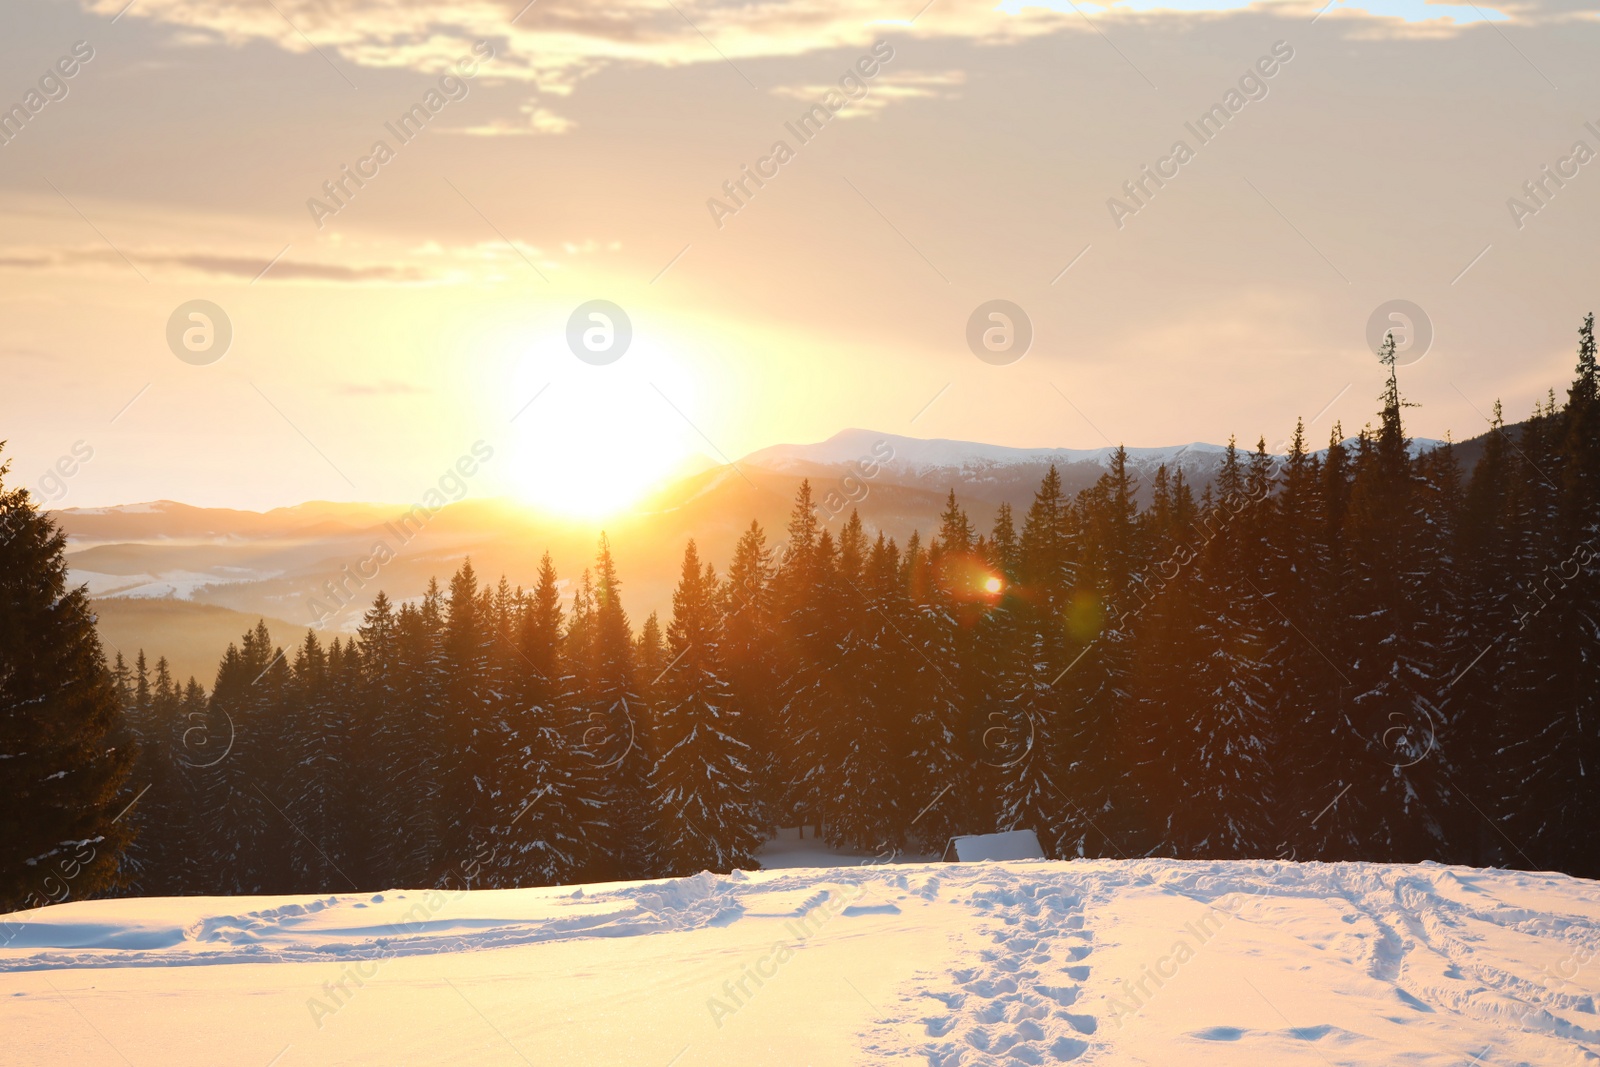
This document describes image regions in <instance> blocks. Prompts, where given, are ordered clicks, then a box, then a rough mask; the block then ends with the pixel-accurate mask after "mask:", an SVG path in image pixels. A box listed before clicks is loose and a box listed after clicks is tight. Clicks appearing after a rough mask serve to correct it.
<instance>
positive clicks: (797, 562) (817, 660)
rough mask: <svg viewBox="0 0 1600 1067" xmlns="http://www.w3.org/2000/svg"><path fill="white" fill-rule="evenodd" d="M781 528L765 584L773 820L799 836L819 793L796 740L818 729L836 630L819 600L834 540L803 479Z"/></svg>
mask: <svg viewBox="0 0 1600 1067" xmlns="http://www.w3.org/2000/svg"><path fill="white" fill-rule="evenodd" d="M788 532H789V541H788V544H787V546H786V549H787V550H786V552H785V554H784V557H783V563H782V565H781V566H780V567H779V568H778V572H777V575H776V577H775V578H774V580H773V583H772V592H773V613H774V617H775V622H776V627H775V629H776V631H777V633H778V641H779V645H780V647H781V648H782V650H783V655H782V663H781V666H780V668H779V672H780V680H781V685H780V689H779V694H780V696H779V704H778V707H777V714H776V716H775V723H774V725H775V727H776V729H775V731H774V732H775V734H776V736H777V741H776V743H775V745H774V751H775V753H776V757H777V760H778V761H779V762H780V763H781V766H782V785H781V787H780V788H781V790H782V792H781V796H782V799H781V800H780V801H779V802H778V804H777V810H778V811H779V813H780V814H779V815H778V817H777V822H778V824H779V825H780V826H789V825H794V826H798V827H800V833H801V834H802V835H804V834H805V827H806V826H807V825H812V826H817V825H820V823H821V821H822V803H823V800H824V799H825V798H823V797H821V796H819V795H817V794H816V793H815V792H814V791H813V789H814V786H815V782H816V776H815V774H813V773H812V772H813V770H814V769H815V767H816V757H815V753H812V752H808V751H807V750H806V749H805V748H804V747H803V745H802V744H801V741H800V739H801V738H802V737H804V736H806V735H807V734H809V733H811V732H812V731H814V730H815V729H816V728H817V722H818V720H819V717H820V716H821V715H822V714H824V713H825V712H826V710H827V701H828V689H827V685H828V678H827V675H828V672H829V670H830V669H831V667H832V666H833V665H834V664H835V663H836V662H837V660H838V651H837V646H838V630H839V626H838V619H837V617H836V616H835V615H830V614H829V610H830V607H835V606H836V605H832V604H825V603H824V602H823V594H824V592H825V585H824V577H825V575H827V574H828V572H830V571H831V569H832V567H833V564H834V560H833V555H834V546H833V538H832V536H830V535H829V534H828V532H827V531H825V530H822V529H821V526H820V524H819V523H818V522H817V516H816V505H815V504H814V503H813V502H812V499H811V482H810V481H809V480H805V481H802V482H801V483H800V488H799V490H798V491H797V493H796V495H795V504H794V510H793V511H792V512H791V513H790V517H789V529H788ZM828 580H829V581H831V578H830V579H828Z"/></svg>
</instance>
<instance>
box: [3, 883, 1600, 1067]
mask: <svg viewBox="0 0 1600 1067" xmlns="http://www.w3.org/2000/svg"><path fill="white" fill-rule="evenodd" d="M0 943H5V946H6V947H4V948H0V1033H3V1034H4V1040H3V1041H0V1063H17V1064H24V1063H26V1064H35V1063H57V1062H60V1063H77V1064H123V1063H133V1064H147V1063H148V1064H157V1063H159V1064H215V1063H229V1064H248V1065H261V1067H266V1065H269V1064H270V1065H274V1067H294V1065H299V1064H443V1063H460V1064H539V1065H543V1064H554V1063H562V1064H642V1065H647V1067H669V1065H674V1064H676V1065H681V1067H688V1065H691V1064H741V1065H743V1064H815V1065H822V1064H879V1063H882V1064H888V1063H901V1064H913V1063H916V1064H933V1065H953V1064H1002V1063H1003V1064H1014V1063H1025V1064H1045V1063H1062V1062H1075V1063H1084V1064H1162V1065H1190V1064H1206V1065H1210V1064H1216V1065H1223V1064H1226V1065H1230V1067H1232V1065H1237V1064H1272V1065H1277V1064H1307V1065H1334V1064H1337V1065H1345V1064H1362V1065H1367V1064H1371V1065H1392V1064H1401V1063H1404V1064H1430V1065H1439V1067H1445V1065H1454V1067H1465V1065H1467V1064H1484V1065H1500V1064H1581V1063H1594V1062H1596V1061H1597V1059H1600V1019H1597V1016H1596V1012H1595V1008H1596V999H1597V997H1600V977H1597V976H1600V961H1597V960H1596V959H1595V957H1596V955H1597V954H1600V892H1597V891H1596V886H1595V884H1594V883H1589V882H1583V881H1579V880H1576V879H1572V878H1568V877H1565V876H1561V875H1551V874H1525V873H1518V872H1506V871H1482V870H1473V869H1468V868H1459V867H1438V866H1433V865H1421V866H1382V865H1374V864H1293V863H1273V862H1263V863H1220V862H1219V863H1205V862H1176V861H1133V862H1112V861H1094V862H1080V863H1070V864H1069V863H1047V862H1011V863H999V864H903V865H887V866H859V867H836V868H830V869H798V870H782V871H763V872H756V873H751V874H745V873H735V874H733V875H731V876H718V875H710V874H702V875H698V876H696V877H694V878H687V879H679V880H675V881H668V882H653V883H629V884H616V885H607V886H587V887H582V888H570V887H569V888H563V889H528V890H501V891H486V892H472V893H466V892H460V891H448V890H442V891H416V890H412V891H400V892H388V893H380V894H363V895H333V896H327V897H321V898H303V899H293V900H291V899H283V898H273V899H267V898H253V899H235V900H222V899H204V898H198V899H164V900H120V901H91V902H83V903H71V904H65V905H60V906H57V907H53V908H48V909H44V910H42V911H38V912H32V913H26V914H19V915H14V916H9V917H6V918H4V919H0ZM1474 1057H1476V1059H1475V1058H1474Z"/></svg>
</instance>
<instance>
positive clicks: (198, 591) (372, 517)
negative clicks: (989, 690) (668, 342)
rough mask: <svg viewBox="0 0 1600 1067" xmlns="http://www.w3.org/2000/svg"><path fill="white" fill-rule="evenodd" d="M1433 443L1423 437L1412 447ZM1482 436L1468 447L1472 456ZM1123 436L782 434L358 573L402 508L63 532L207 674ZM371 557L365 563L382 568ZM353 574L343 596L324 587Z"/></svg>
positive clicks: (134, 517)
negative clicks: (473, 594)
mask: <svg viewBox="0 0 1600 1067" xmlns="http://www.w3.org/2000/svg"><path fill="white" fill-rule="evenodd" d="M1433 444H1435V442H1431V441H1419V442H1416V443H1414V446H1413V447H1416V448H1427V447H1430V446H1432V445H1433ZM1478 446H1479V442H1478V441H1472V442H1467V443H1465V444H1463V445H1458V446H1457V449H1458V451H1459V452H1460V453H1461V454H1462V462H1463V465H1464V467H1470V463H1471V461H1472V460H1473V459H1475V457H1476V452H1477V448H1478ZM1114 452H1115V448H1114V447H1112V446H1109V445H1108V446H1106V447H1104V448H1095V449H1071V448H1039V449H1027V448H1009V447H1004V446H999V445H989V444H981V443H976V442H968V441H951V440H938V439H935V440H925V439H920V438H913V437H905V436H900V435H896V434H888V433H880V432H877V431H872V430H864V429H850V430H844V431H841V432H840V433H837V434H835V435H834V436H833V437H831V438H829V439H828V440H826V441H822V442H819V443H816V444H803V445H775V446H772V447H769V448H764V449H761V450H759V451H757V452H753V453H751V454H749V455H747V456H745V457H744V458H743V459H741V460H739V461H737V462H735V463H731V464H724V465H719V466H714V467H711V468H709V469H706V470H703V471H700V472H699V473H696V474H694V475H692V476H689V477H686V478H682V479H680V480H677V481H675V482H673V483H671V484H669V485H667V486H665V487H663V488H661V489H660V490H658V491H657V492H656V493H654V494H653V495H652V496H651V497H649V498H648V499H646V500H643V501H641V502H640V503H639V504H638V505H636V506H635V507H634V508H633V509H632V510H630V511H629V512H627V513H624V514H619V515H615V516H612V517H610V518H608V519H606V520H605V521H604V522H597V521H574V520H572V519H569V518H565V517H555V516H552V515H549V514H541V513H539V512H537V511H534V510H531V509H530V508H528V507H527V506H525V505H522V504H519V503H516V502H512V501H508V500H475V499H467V500H462V501H460V502H457V503H451V504H447V505H446V506H445V507H444V508H442V509H441V510H439V511H438V512H437V513H435V514H434V515H433V516H432V517H431V518H430V519H429V520H428V522H427V523H426V525H425V526H424V527H423V529H422V530H421V531H420V532H419V533H418V534H417V535H416V536H415V538H413V539H411V540H410V541H408V542H407V543H406V544H405V545H404V546H403V547H399V548H398V551H397V554H396V557H395V558H394V559H393V560H391V561H390V562H388V563H387V564H386V565H385V566H384V567H382V569H381V570H380V572H379V573H378V574H377V576H376V577H375V578H372V579H370V580H365V581H359V582H354V583H353V582H350V581H349V580H348V579H345V577H344V575H345V574H346V573H347V572H346V571H345V568H346V567H349V568H351V572H352V573H353V572H355V571H357V570H359V568H358V564H361V563H362V561H364V560H367V559H368V558H369V557H370V555H371V552H372V547H373V545H374V542H375V541H376V540H378V539H380V538H381V539H385V540H387V541H389V542H390V543H391V544H392V543H393V541H394V538H393V536H392V535H391V534H390V533H389V532H388V529H389V528H388V527H386V524H388V523H391V522H392V521H393V520H395V519H396V518H397V517H398V516H399V515H400V514H401V513H403V512H404V511H406V510H407V506H406V505H383V504H368V503H336V502H328V501H312V502H308V503H304V504H299V505H296V506H293V507H282V508H274V509H271V510H269V511H264V512H255V511H242V510H235V509H228V508H202V507H194V506H191V505H188V504H181V503H177V502H174V501H170V500H159V501H153V502H148V503H139V504H127V505H121V506H116V507H103V508H68V509H64V510H61V511H57V512H55V513H54V514H55V518H56V519H57V521H59V522H60V524H61V526H62V528H63V529H64V530H65V531H66V533H67V536H68V562H69V565H70V567H71V570H72V578H73V580H74V581H77V582H84V583H87V585H88V588H89V593H90V595H91V596H92V597H93V598H94V599H95V601H96V604H97V610H98V612H99V617H100V627H101V634H102V637H103V639H104V640H105V641H106V642H107V645H108V649H109V651H111V652H113V653H114V652H116V651H121V652H123V653H124V655H125V656H127V657H128V658H129V659H130V660H131V659H132V658H133V656H134V655H136V653H137V650H138V649H139V648H141V647H142V648H144V649H146V650H147V651H148V653H149V655H150V657H151V658H152V659H154V657H155V656H156V655H165V656H167V657H168V659H169V660H170V661H171V662H172V665H173V669H174V671H175V672H176V673H178V674H179V675H180V677H187V676H188V675H189V674H191V673H192V674H194V675H196V676H197V677H199V678H200V679H201V680H202V681H203V682H207V683H209V681H210V674H211V672H212V671H213V670H214V668H215V664H216V662H217V659H218V657H219V656H220V655H221V653H222V650H223V649H224V648H225V647H226V646H227V643H228V642H229V641H230V640H237V639H238V636H239V635H240V634H241V633H242V632H243V631H244V630H245V629H247V628H248V627H250V626H253V625H254V624H255V621H256V620H257V619H258V618H264V619H266V621H267V624H268V626H269V628H270V629H271V630H272V632H273V636H274V638H275V639H276V640H277V641H279V642H280V643H289V642H293V641H295V640H297V639H298V637H299V631H300V630H301V629H303V628H305V627H309V626H312V625H313V624H314V623H315V622H316V621H317V618H318V615H319V613H320V609H321V608H324V607H326V608H329V609H332V610H334V611H335V614H334V615H333V617H331V618H325V623H324V626H323V627H322V628H323V629H326V630H329V631H349V630H352V629H354V627H355V626H356V625H357V624H358V623H359V621H360V615H361V611H362V610H363V609H364V608H365V606H366V605H367V603H369V602H370V600H371V597H372V596H373V594H375V593H376V592H377V591H378V589H380V588H382V589H384V590H385V591H386V592H388V594H389V595H390V597H391V598H393V599H397V600H406V599H412V598H415V597H418V596H420V595H421V594H422V593H423V592H424V590H425V589H426V587H427V582H428V579H429V578H430V577H438V578H439V579H440V580H441V581H444V580H446V579H447V578H448V577H449V575H450V574H451V573H452V572H453V571H454V570H455V569H456V568H457V567H458V566H459V565H460V561H461V560H462V559H463V558H467V557H470V558H471V559H472V561H473V565H474V567H475V568H476V570H477V571H478V574H479V577H480V580H485V581H490V582H493V581H496V580H498V578H499V577H500V576H501V575H502V574H503V575H505V576H506V577H507V579H508V580H509V581H510V582H511V584H512V585H513V586H516V585H518V584H521V585H531V583H532V581H533V578H534V574H535V571H536V569H537V567H538V564H539V560H540V557H541V556H542V554H543V553H544V552H545V551H547V550H548V551H549V552H550V553H551V556H552V558H553V559H554V561H555V564H556V567H557V569H558V571H559V572H560V573H561V575H562V577H563V578H564V579H568V580H570V579H573V578H576V577H577V576H579V575H580V574H581V573H582V571H583V569H584V568H585V567H587V566H588V565H589V564H590V563H591V562H592V560H593V558H594V553H595V547H596V543H597V540H598V538H599V536H600V534H601V533H602V532H604V533H605V534H606V535H607V537H608V539H609V541H610V543H611V546H612V551H613V554H614V555H615V557H616V559H617V563H618V566H619V568H620V571H621V574H622V577H623V580H624V582H625V583H626V590H625V592H624V602H625V604H626V605H627V606H628V608H629V610H630V612H631V614H632V616H633V619H634V621H635V623H636V624H637V623H638V622H641V621H642V620H643V618H644V616H645V615H647V614H649V612H651V611H661V612H662V613H663V614H665V613H666V612H667V611H668V610H670V605H671V593H672V587H673V584H674V583H675V581H676V577H677V569H678V561H679V559H680V556H681V553H682V551H683V545H684V543H685V542H686V541H688V540H689V539H690V538H691V537H692V538H694V539H695V540H696V542H697V543H698V546H699V548H700V552H701V555H702V558H706V559H709V560H712V561H714V562H716V563H717V564H718V566H719V567H720V566H723V565H725V564H726V562H727V560H728V558H729V556H730V555H731V553H732V549H733V545H734V542H735V541H736V540H737V539H738V537H739V535H740V534H741V533H742V532H743V531H744V530H745V529H746V528H747V527H748V526H749V524H750V521H751V520H752V519H754V520H756V521H758V522H760V523H761V524H762V526H763V528H764V529H765V530H766V531H767V536H768V543H769V544H771V545H776V544H778V543H779V542H781V540H782V537H783V530H784V526H785V524H786V523H787V521H788V516H789V512H790V510H791V508H792V506H793V502H794V498H795V493H796V492H797V490H798V488H799V484H800V482H801V480H802V479H810V480H811V482H812V486H813V491H814V498H815V500H816V501H817V503H818V510H819V518H820V519H821V520H822V521H823V522H824V524H825V525H829V526H832V527H833V528H834V529H835V530H837V529H838V527H839V525H840V524H842V523H843V522H844V521H845V520H846V519H848V517H849V514H850V511H851V509H852V508H854V509H858V510H859V511H860V513H861V517H862V521H863V522H864V523H866V525H867V526H868V527H869V529H872V530H874V531H876V530H880V529H881V530H883V531H885V532H886V533H888V534H889V535H890V536H892V537H896V538H898V539H900V540H901V541H902V542H903V541H904V540H905V538H906V537H907V536H909V535H910V534H911V532H912V531H913V530H920V531H922V532H923V534H924V536H926V535H927V532H928V531H930V530H931V529H933V528H934V527H935V526H936V525H937V521H938V519H937V517H938V515H939V513H940V511H941V510H942V509H943V507H944V505H945V500H946V496H947V494H948V493H949V492H950V490H951V489H954V490H955V491H956V495H957V498H958V500H960V501H961V502H962V504H963V505H964V506H965V507H966V508H967V510H968V512H969V514H970V515H971V516H972V520H973V523H974V525H975V526H977V527H978V528H979V529H980V530H987V529H988V528H989V525H990V523H991V522H992V520H993V516H994V512H995V509H996V508H997V507H998V506H999V505H1000V504H1001V503H1008V504H1010V505H1011V506H1012V508H1013V509H1014V510H1016V511H1017V512H1018V513H1019V514H1020V513H1021V512H1022V511H1023V510H1025V509H1026V507H1027V505H1028V502H1029V501H1030V500H1031V499H1032V496H1033V493H1034V491H1035V490H1036V489H1037V488H1038V485H1039V481H1040V479H1041V478H1043V477H1044V474H1045V472H1046V471H1047V470H1048V469H1049V468H1050V467H1051V466H1052V465H1054V466H1055V467H1056V469H1057V470H1058V472H1059V473H1060V476H1061V479H1062V484H1063V487H1064V489H1065V490H1066V492H1067V493H1068V494H1069V495H1070V494H1072V493H1076V492H1077V491H1078V490H1080V489H1084V488H1087V487H1088V486H1090V485H1093V484H1094V482H1095V480H1096V479H1098V478H1099V477H1100V475H1101V474H1102V473H1104V472H1105V470H1106V469H1107V467H1108V465H1109V464H1110V462H1111V458H1112V455H1113V454H1114ZM1127 454H1128V463H1129V466H1130V468H1131V470H1132V471H1133V473H1134V475H1135V477H1136V478H1137V480H1138V482H1139V484H1140V486H1141V498H1142V499H1147V498H1148V487H1149V485H1150V482H1151V480H1152V478H1153V476H1154V475H1155V472H1156V470H1157V469H1158V468H1159V467H1160V466H1161V465H1163V464H1165V465H1166V466H1167V468H1168V470H1169V471H1177V470H1182V471H1183V473H1184V476H1185V478H1187V479H1188V481H1189V482H1190V484H1191V485H1192V486H1193V487H1194V490H1195V492H1196V493H1197V494H1198V493H1199V492H1200V491H1202V490H1203V489H1204V487H1205V486H1206V485H1208V484H1210V482H1211V481H1212V479H1213V478H1214V477H1215V476H1216V472H1217V471H1218V469H1219V468H1220V467H1221V465H1222V462H1223V457H1224V456H1225V454H1226V449H1225V447H1224V446H1221V445H1214V444H1206V443H1199V442H1196V443H1191V444H1184V445H1172V446H1167V447H1159V448H1130V449H1128V450H1127ZM370 569H371V568H370V567H368V568H367V570H368V571H369V572H370ZM341 581H344V582H345V585H344V592H343V593H342V594H341V599H343V600H344V601H345V603H344V605H343V606H341V603H340V600H338V599H334V598H333V597H332V596H330V594H329V589H330V583H331V586H332V587H333V588H337V586H338V583H340V582H341Z"/></svg>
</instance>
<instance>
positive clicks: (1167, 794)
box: [1117, 464, 1201, 856]
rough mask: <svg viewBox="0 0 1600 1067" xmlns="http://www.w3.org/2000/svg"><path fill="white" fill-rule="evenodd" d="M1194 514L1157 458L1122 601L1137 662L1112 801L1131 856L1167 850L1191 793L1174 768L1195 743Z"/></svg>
mask: <svg viewBox="0 0 1600 1067" xmlns="http://www.w3.org/2000/svg"><path fill="white" fill-rule="evenodd" d="M1196 515H1197V510H1196V504H1195V501H1194V496H1193V494H1192V492H1191V491H1190V489H1189V486H1188V484H1187V483H1186V482H1185V481H1184V478H1183V472H1182V471H1181V470H1180V471H1179V472H1178V474H1177V475H1176V476H1175V477H1169V476H1168V474H1167V468H1166V466H1165V465H1164V464H1163V465H1162V466H1161V467H1159V468H1157V470H1156V475H1155V478H1154V482H1153V485H1152V487H1151V505H1150V508H1149V509H1148V511H1146V512H1145V514H1144V515H1143V516H1141V523H1142V525H1143V530H1142V538H1143V543H1144V544H1145V545H1146V546H1147V548H1148V552H1149V560H1150V562H1149V563H1148V564H1147V565H1146V569H1145V571H1144V573H1142V574H1141V575H1140V576H1139V577H1138V578H1136V579H1134V580H1133V581H1132V583H1131V587H1130V589H1129V592H1128V596H1127V599H1126V602H1125V604H1124V611H1125V612H1126V613H1127V615H1128V616H1131V617H1132V623H1133V627H1134V651H1133V657H1134V661H1135V662H1136V663H1138V665H1139V667H1138V670H1137V671H1136V672H1135V674H1134V678H1133V696H1132V699H1131V700H1130V703H1129V709H1128V716H1129V718H1128V720H1127V724H1126V728H1125V729H1123V730H1122V731H1121V735H1120V744H1119V745H1118V746H1117V751H1118V752H1119V759H1121V760H1122V761H1123V765H1124V772H1125V773H1124V780H1123V784H1122V786H1121V795H1120V796H1119V798H1118V801H1119V804H1120V805H1122V806H1130V807H1133V808H1135V809H1137V811H1138V820H1137V823H1136V824H1135V825H1134V826H1132V827H1127V828H1126V841H1125V842H1124V843H1122V844H1121V846H1120V847H1121V848H1122V849H1123V851H1124V852H1126V854H1128V855H1130V856H1137V855H1145V854H1150V853H1161V854H1169V855H1170V854H1172V853H1173V852H1174V851H1175V849H1176V844H1175V838H1174V826H1173V820H1174V819H1175V818H1176V817H1177V816H1178V814H1179V813H1180V812H1181V811H1182V810H1183V806H1184V805H1185V804H1186V803H1188V802H1189V799H1190V798H1189V797H1188V796H1186V795H1185V792H1184V785H1183V782H1182V778H1181V776H1180V775H1179V774H1178V773H1175V771H1176V769H1177V768H1179V767H1181V766H1183V765H1184V761H1183V760H1182V759H1181V758H1180V753H1183V752H1185V751H1188V750H1189V748H1190V747H1191V746H1192V745H1193V744H1194V737H1193V729H1192V726H1191V719H1192V716H1193V705H1194V697H1195V692H1194V677H1193V676H1194V670H1195V664H1196V663H1197V662H1198V660H1199V656H1198V655H1197V652H1196V642H1195V640H1194V635H1195V632H1196V630H1197V629H1198V628H1199V626H1200V609H1199V598H1200V591H1201V583H1200V580H1199V577H1198V568H1199V563H1198V561H1197V550H1196V547H1195V546H1196V545H1197V544H1199V543H1200V542H1199V537H1198V530H1197V529H1196V527H1195V518H1196Z"/></svg>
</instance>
